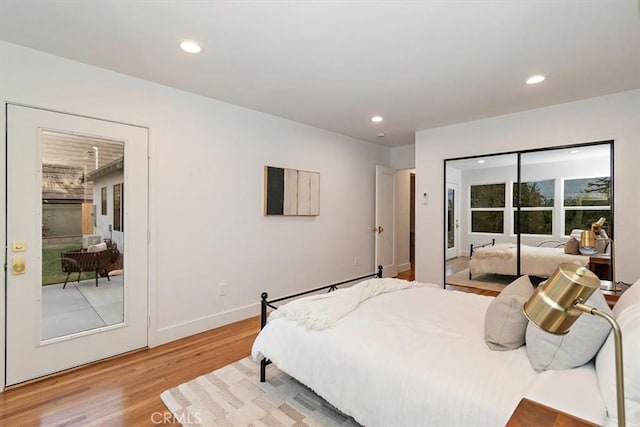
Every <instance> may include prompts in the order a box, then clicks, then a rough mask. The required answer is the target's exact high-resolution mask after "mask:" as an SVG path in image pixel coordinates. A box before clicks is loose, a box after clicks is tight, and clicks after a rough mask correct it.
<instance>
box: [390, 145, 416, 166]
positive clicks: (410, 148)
mask: <svg viewBox="0 0 640 427" xmlns="http://www.w3.org/2000/svg"><path fill="white" fill-rule="evenodd" d="M391 167H392V168H394V169H413V168H415V167H416V146H415V144H410V145H402V146H400V147H392V148H391Z"/></svg>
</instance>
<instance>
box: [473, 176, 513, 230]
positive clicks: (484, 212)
mask: <svg viewBox="0 0 640 427" xmlns="http://www.w3.org/2000/svg"><path fill="white" fill-rule="evenodd" d="M505 189H506V184H504V183H501V184H484V185H472V186H471V231H472V232H473V233H498V234H502V233H504V209H505Z"/></svg>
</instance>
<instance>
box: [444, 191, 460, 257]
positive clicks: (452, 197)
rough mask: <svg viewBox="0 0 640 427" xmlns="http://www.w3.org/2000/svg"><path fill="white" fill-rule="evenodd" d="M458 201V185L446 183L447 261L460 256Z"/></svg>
mask: <svg viewBox="0 0 640 427" xmlns="http://www.w3.org/2000/svg"><path fill="white" fill-rule="evenodd" d="M458 199H459V196H458V184H455V183H452V182H448V183H447V215H446V231H447V239H446V240H447V259H451V258H455V257H457V256H458V255H460V248H459V241H460V238H459V235H458V230H459V228H460V207H459V203H458Z"/></svg>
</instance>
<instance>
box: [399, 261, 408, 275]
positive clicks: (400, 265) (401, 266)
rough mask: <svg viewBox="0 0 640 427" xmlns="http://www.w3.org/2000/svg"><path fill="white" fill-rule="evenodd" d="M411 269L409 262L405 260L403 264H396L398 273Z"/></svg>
mask: <svg viewBox="0 0 640 427" xmlns="http://www.w3.org/2000/svg"><path fill="white" fill-rule="evenodd" d="M409 270H411V263H410V262H407V263H405V264H398V273H403V272H405V271H409Z"/></svg>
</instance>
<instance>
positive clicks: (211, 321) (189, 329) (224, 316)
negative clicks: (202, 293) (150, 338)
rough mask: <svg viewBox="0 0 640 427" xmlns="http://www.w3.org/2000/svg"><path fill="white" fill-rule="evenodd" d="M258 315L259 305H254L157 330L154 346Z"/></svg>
mask: <svg viewBox="0 0 640 427" xmlns="http://www.w3.org/2000/svg"><path fill="white" fill-rule="evenodd" d="M259 314H260V304H259V303H254V304H249V305H246V306H244V307H239V308H235V309H233V310H228V311H223V312H222V313H216V314H212V315H210V316H204V317H200V318H199V319H194V320H189V321H187V322H183V323H178V324H176V325H171V326H167V327H164V328H159V329H158V331H157V335H156V336H157V342H156V345H160V344H166V343H168V342H171V341H175V340H178V339H180V338H185V337H189V336H191V335H195V334H199V333H201V332H205V331H208V330H211V329H215V328H219V327H220V326H225V325H228V324H230V323H234V322H239V321H241V320H244V319H248V318H249V317H254V316H257V315H259Z"/></svg>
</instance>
